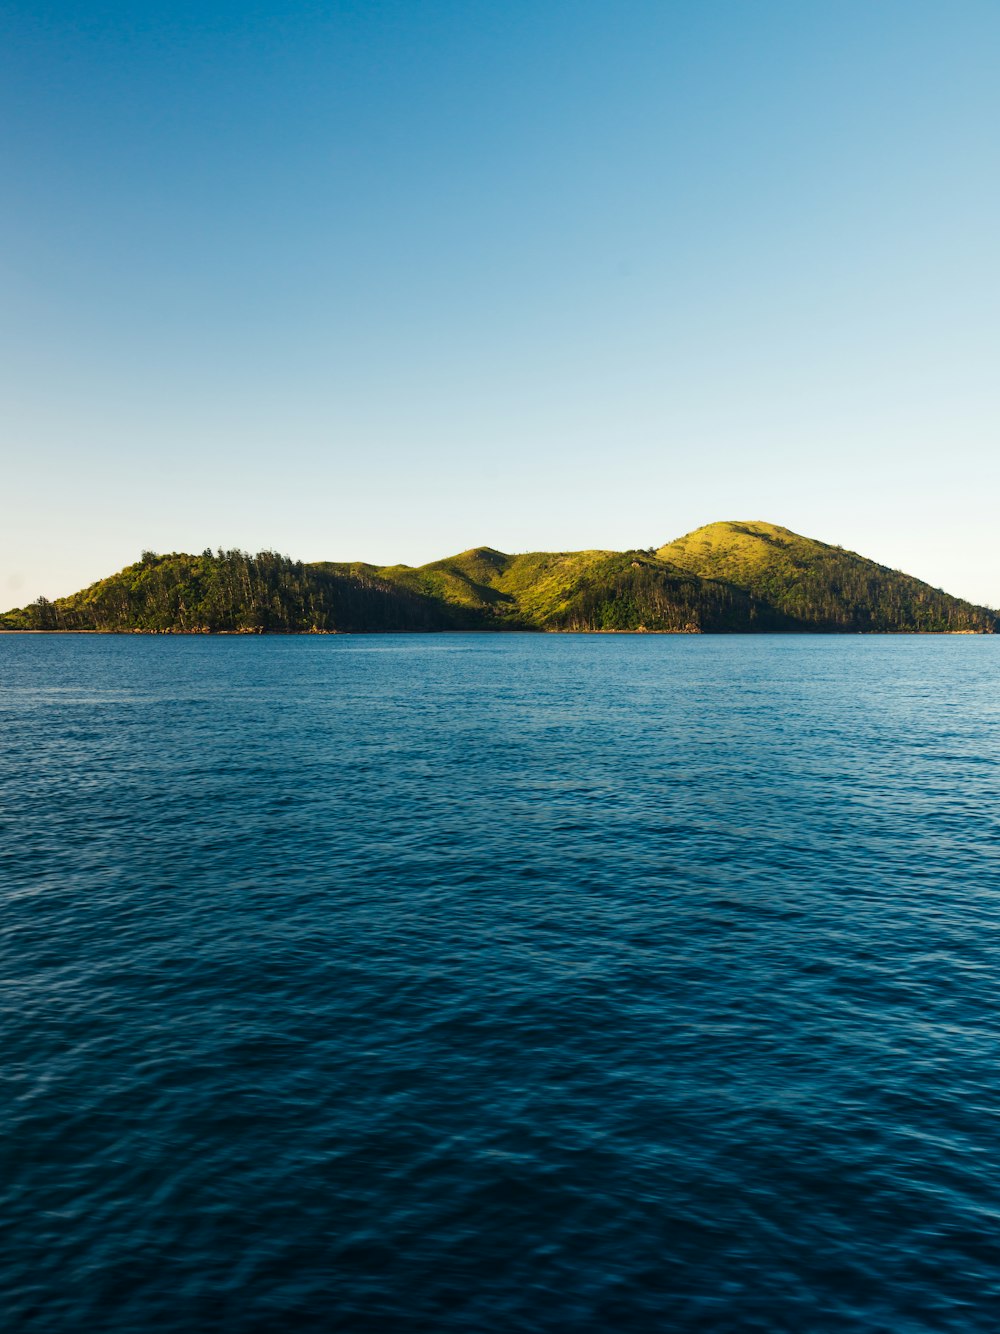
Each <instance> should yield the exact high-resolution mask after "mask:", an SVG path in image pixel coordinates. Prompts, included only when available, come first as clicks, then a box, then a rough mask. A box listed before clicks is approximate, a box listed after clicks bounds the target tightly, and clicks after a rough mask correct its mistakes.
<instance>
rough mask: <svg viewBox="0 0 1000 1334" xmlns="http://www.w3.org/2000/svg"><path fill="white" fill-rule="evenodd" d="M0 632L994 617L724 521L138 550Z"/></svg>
mask: <svg viewBox="0 0 1000 1334" xmlns="http://www.w3.org/2000/svg"><path fill="white" fill-rule="evenodd" d="M0 630H7V631H18V630H21V631H26V630H27V631H91V632H97V633H106V634H109V633H147V634H167V633H173V634H263V633H279V634H310V633H311V634H323V633H326V634H331V633H338V632H353V633H372V632H393V631H408V630H409V631H412V630H416V631H421V630H422V631H428V630H547V631H577V632H579V631H589V632H594V631H606V632H632V633H641V632H648V633H660V634H666V633H673V634H684V633H688V634H698V633H712V634H726V633H748V632H762V631H806V632H817V633H837V632H841V633H858V632H865V631H867V632H883V633H887V632H904V633H921V632H922V633H952V634H958V633H965V634H995V633H997V631H998V630H1000V613H997V612H995V611H991V610H990V609H989V608H987V607H977V606H974V605H973V604H972V603H969V602H964V601H963V600H962V599H960V598H955V597H951V596H950V595H949V594H947V593H944V592H942V591H941V590H940V589H937V588H932V587H931V586H930V585H929V584H925V583H922V582H921V581H920V580H919V579H914V578H913V577H912V576H911V575H907V574H902V573H900V572H899V571H898V570H890V569H888V568H887V567H886V566H884V565H878V564H876V563H875V562H874V561H871V560H867V559H866V558H865V557H864V556H859V555H857V554H856V553H855V552H852V551H845V550H843V549H842V548H841V547H836V546H829V545H827V544H826V543H824V542H818V541H815V540H814V539H812V538H808V537H801V536H800V535H799V534H797V533H793V532H791V531H790V530H789V529H787V528H780V527H778V526H777V525H775V524H770V523H759V522H747V523H737V522H728V523H712V524H708V525H707V526H705V527H704V528H697V529H695V531H694V532H691V533H688V534H687V535H686V536H684V537H680V538H677V539H676V540H675V541H673V542H668V543H667V544H666V545H665V546H662V547H660V548H658V549H653V548H646V549H642V550H635V551H570V552H530V553H527V554H524V555H518V556H510V555H506V554H505V553H504V552H502V551H495V550H494V549H493V548H492V547H474V548H473V549H472V550H470V551H463V552H462V553H461V554H460V555H458V556H450V557H447V558H445V559H444V560H438V561H433V562H431V564H429V565H421V566H417V567H414V566H409V565H389V566H375V565H368V564H365V563H363V562H327V561H321V562H318V563H316V564H310V565H306V564H303V563H302V562H300V561H294V560H290V559H289V558H288V557H287V556H280V555H277V554H276V553H274V552H270V551H262V552H259V553H258V554H257V555H255V556H252V555H249V554H248V553H247V552H243V551H215V552H213V551H204V552H202V553H201V555H187V554H183V553H172V554H170V555H156V554H154V553H152V552H144V553H143V556H142V559H141V560H140V561H138V563H137V564H135V565H129V566H128V567H127V568H126V569H124V570H121V571H120V572H119V573H118V574H113V575H111V576H109V577H108V578H107V579H102V580H100V581H99V582H98V583H96V584H92V585H91V586H90V587H89V588H85V589H83V590H82V591H81V592H79V593H74V594H72V595H71V596H70V597H65V598H59V599H58V600H56V601H54V602H50V601H48V600H47V599H45V598H39V599H38V600H37V601H35V602H33V603H31V604H30V605H29V606H26V607H19V608H15V609H14V610H12V611H9V612H7V613H6V614H3V615H0Z"/></svg>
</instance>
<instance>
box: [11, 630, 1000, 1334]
mask: <svg viewBox="0 0 1000 1334" xmlns="http://www.w3.org/2000/svg"><path fill="white" fill-rule="evenodd" d="M998 723H1000V640H995V639H991V638H971V637H969V638H966V637H962V638H956V637H950V638H937V637H934V638H930V637H928V638H905V637H885V638H882V637H837V638H825V637H815V638H812V637H754V638H699V637H621V636H604V637H596V636H595V637H588V636H579V637H578V636H567V637H559V636H542V635H537V636H531V635H478V636H476V635H441V636H385V637H336V638H323V637H319V638H295V639H283V638H255V637H248V638H238V639H201V638H191V639H188V638H92V637H69V636H67V637H62V636H60V637H37V636H36V637H32V636H6V637H0V882H2V895H0V906H2V916H0V961H2V979H3V980H2V1004H3V1019H2V1025H0V1057H2V1059H0V1073H2V1104H0V1107H2V1117H3V1130H4V1149H3V1155H4V1156H3V1162H2V1172H0V1292H2V1306H3V1309H4V1310H5V1312H6V1324H5V1326H4V1327H5V1328H6V1329H10V1330H16V1331H21V1330H25V1331H29V1330H30V1331H39V1332H43V1331H44V1332H46V1334H47V1332H49V1331H60V1334H61V1332H62V1331H74V1334H75V1332H76V1331H87V1332H88V1334H117V1332H118V1331H129V1332H130V1334H131V1332H132V1331H157V1332H158V1331H182V1330H183V1331H189V1330H190V1331H215V1330H220V1331H223V1330H224V1331H235V1332H238V1334H243V1331H271V1330H276V1331H280V1330H291V1331H314V1330H344V1331H351V1330H365V1331H367V1330H373V1331H374V1330H378V1331H383V1330H384V1331H404V1334H405V1332H408V1331H417V1330H420V1331H435V1332H436V1331H442V1332H443V1334H447V1331H456V1330H461V1331H503V1332H504V1334H508V1332H510V1331H535V1330H538V1331H556V1330H558V1331H591V1330H594V1331H598V1330H599V1331H605V1330H607V1331H617V1330H624V1331H633V1330H634V1331H649V1330H711V1331H715V1330H719V1331H725V1330H788V1331H803V1330H827V1329H829V1330H855V1329H856V1330H865V1331H869V1330H886V1331H894V1332H895V1331H911V1330H912V1331H917V1330H921V1331H922V1330H963V1331H964V1330H990V1331H993V1330H995V1329H996V1328H997V1327H998V1325H1000V745H998Z"/></svg>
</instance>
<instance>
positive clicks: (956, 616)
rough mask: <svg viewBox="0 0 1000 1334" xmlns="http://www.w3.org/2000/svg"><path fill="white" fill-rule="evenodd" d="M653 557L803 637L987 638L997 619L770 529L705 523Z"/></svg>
mask: <svg viewBox="0 0 1000 1334" xmlns="http://www.w3.org/2000/svg"><path fill="white" fill-rule="evenodd" d="M657 555H658V556H659V557H660V558H661V559H662V560H670V561H674V562H675V563H676V564H677V565H679V566H681V567H682V568H683V569H686V570H690V571H691V572H692V573H694V574H697V575H700V576H701V577H702V578H704V579H720V580H724V581H725V582H727V583H731V584H735V585H736V586H737V587H739V588H744V589H746V590H747V592H748V593H750V594H752V595H753V596H754V597H756V598H759V599H760V600H761V601H762V602H766V603H767V604H768V606H770V607H772V608H774V609H775V610H776V611H779V612H781V613H783V614H784V615H785V616H786V617H787V618H788V620H789V624H790V628H795V629H802V630H827V631H837V630H841V631H843V630H851V631H858V630H874V631H887V630H908V631H956V630H965V631H970V630H971V631H986V632H992V631H995V630H996V628H997V616H996V614H995V613H994V612H992V611H989V610H987V609H986V608H983V607H974V606H972V605H971V604H970V603H968V602H963V601H962V600H961V599H959V598H953V597H950V596H949V595H948V594H947V593H943V592H942V591H941V590H940V589H938V588H931V586H930V585H929V584H925V583H921V581H920V580H919V579H914V578H913V577H912V576H911V575H908V574H901V573H900V572H899V571H898V570H890V569H888V568H887V567H886V566H884V565H877V564H876V563H875V561H871V560H867V559H866V558H865V557H864V556H859V555H857V554H856V553H855V552H853V551H845V550H843V548H842V547H834V546H828V545H827V544H826V543H825V542H817V541H815V539H813V538H809V537H801V536H800V535H799V534H798V533H793V532H791V531H790V530H789V529H787V528H779V527H778V526H777V525H776V524H773V523H710V524H708V525H707V526H706V527H704V528H697V529H695V531H694V532H693V533H688V534H687V535H686V536H685V537H679V538H677V540H676V541H674V542H668V543H667V545H666V546H664V547H661V548H660V550H659V551H658V552H657Z"/></svg>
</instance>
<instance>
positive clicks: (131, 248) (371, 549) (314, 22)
mask: <svg viewBox="0 0 1000 1334" xmlns="http://www.w3.org/2000/svg"><path fill="white" fill-rule="evenodd" d="M998 68H1000V6H998V5H997V4H996V3H995V0H989V2H988V3H987V2H985V0H984V2H982V3H980V2H978V0H952V2H951V3H933V4H931V3H921V0H900V2H898V3H897V2H895V0H838V2H837V3H836V4H834V3H820V2H819V0H796V3H787V4H786V3H775V2H773V0H761V2H760V3H749V0H741V2H740V3H726V0H697V2H696V0H688V2H686V3H670V2H669V0H660V2H659V3H643V2H642V0H636V2H635V3H628V2H623V0H618V2H617V3H611V2H610V0H608V2H607V3H595V2H594V0H573V2H572V3H564V2H563V0H552V2H551V3H541V2H539V0H533V2H532V3H522V2H521V0H504V3H485V2H484V3H480V2H477V0H465V3H439V2H437V0H427V2H426V3H424V2H421V3H417V0H409V2H408V3H387V2H384V0H369V2H368V3H365V4H360V3H356V4H322V5H321V4H312V5H304V4H303V5H279V4H276V3H262V2H258V3H252V2H251V3H241V4H239V5H236V4H214V5H213V4H208V5H204V4H202V5H197V6H196V5H189V4H184V3H171V4H162V3H152V4H142V5H136V4H135V3H134V0H133V3H129V4H124V3H114V4H109V3H101V0H94V2H93V3H87V4H73V3H67V4H50V5H45V4H32V5H28V4H24V3H19V0H8V3H7V5H6V6H5V7H4V10H3V13H2V17H0V126H2V129H0V181H2V185H0V189H2V192H3V206H2V208H0V376H2V380H3V386H2V388H3V412H2V416H0V431H2V437H0V494H2V497H3V511H2V512H3V515H4V518H3V523H2V524H0V603H2V604H3V605H4V606H9V605H13V604H18V603H23V602H25V601H28V600H30V599H31V598H33V597H35V596H36V595H37V594H38V593H45V594H47V595H48V596H50V597H51V596H57V595H60V594H63V593H67V592H70V591H72V590H74V589H76V588H78V587H81V586H82V585H84V584H86V583H88V582H90V581H92V580H93V579H96V578H98V577H100V576H101V575H104V574H106V573H110V572H111V571H112V570H114V569H117V568H119V567H121V566H122V565H124V564H126V563H128V562H130V561H132V560H134V559H137V558H138V555H139V552H140V551H141V550H142V549H143V548H152V549H154V550H160V551H169V550H201V549H202V548H204V547H206V546H212V547H215V546H219V545H222V546H241V547H246V548H250V549H252V550H256V549H258V548H260V547H273V548H277V549H279V550H282V551H286V552H288V553H289V554H291V555H294V556H298V557H300V558H302V559H306V560H317V559H341V558H348V557H351V558H358V559H368V560H372V561H378V562H389V561H396V560H405V561H408V562H410V563H413V564H416V563H419V562H421V561H424V560H428V559H432V558H434V557H436V556H441V555H445V554H449V553H451V552H454V551H458V550H461V549H464V548H466V547H469V546H472V545H476V544H481V543H485V544H489V545H493V546H497V547H501V548H503V549H505V550H509V551H523V550H534V549H539V548H547V549H577V548H582V547H612V548H625V547H631V546H647V545H653V544H659V543H661V542H663V541H666V540H668V539H669V538H672V537H675V536H678V535H679V534H680V533H682V532H685V531H687V530H689V529H691V528H694V527H696V526H698V525H699V524H702V523H706V522H710V521H712V520H714V519H721V518H737V519H740V518H743V519H747V518H751V519H752V518H764V519H769V520H772V521H774V522H777V523H782V524H785V525H787V526H788V527H791V528H794V529H796V530H798V531H800V532H804V533H808V534H810V535H812V536H816V537H820V538H822V539H824V540H826V541H830V542H839V543H841V544H842V545H844V546H847V547H851V548H854V549H855V550H860V551H862V552H864V553H865V554H867V555H871V556H874V557H875V558H877V559H879V560H881V561H884V562H885V563H887V564H890V565H894V566H898V567H901V568H904V569H907V570H909V571H911V572H912V573H915V574H917V575H919V576H921V577H922V578H925V579H928V580H929V581H930V582H932V583H934V584H940V585H942V586H944V587H946V588H948V589H949V590H950V591H952V592H956V593H959V594H962V595H964V596H967V597H970V598H973V599H975V600H978V601H985V602H988V603H990V604H991V605H997V604H1000V555H998V544H997V540H996V527H997V525H996V509H997V501H996V497H997V485H998V482H1000V438H998V437H1000V375H998V368H1000V323H998V312H1000V247H998V245H997V235H998V230H1000V217H998V214H1000V207H998V206H1000V172H998V166H1000V162H998V158H1000V79H998V78H997V69H998Z"/></svg>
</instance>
